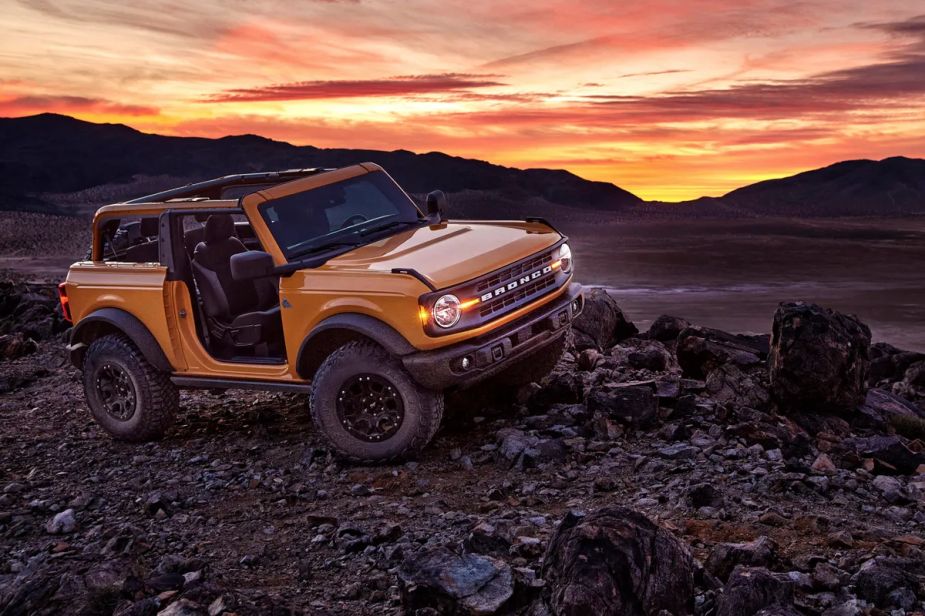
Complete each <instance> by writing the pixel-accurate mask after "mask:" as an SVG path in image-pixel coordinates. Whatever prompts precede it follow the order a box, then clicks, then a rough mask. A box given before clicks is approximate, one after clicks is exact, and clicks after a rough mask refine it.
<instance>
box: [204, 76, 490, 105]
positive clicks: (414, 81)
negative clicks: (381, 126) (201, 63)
mask: <svg viewBox="0 0 925 616" xmlns="http://www.w3.org/2000/svg"><path fill="white" fill-rule="evenodd" d="M497 77H498V76H497V75H468V74H461V73H444V74H441V75H405V76H399V77H390V78H388V79H358V80H336V81H300V82H295V83H284V84H277V85H271V86H259V87H255V88H238V89H234V90H226V91H224V92H220V93H219V94H216V95H215V96H212V97H209V98H207V99H206V100H207V101H208V102H240V101H286V100H310V99H325V98H354V97H368V96H407V95H413V94H432V93H436V92H465V91H466V90H469V89H473V88H488V87H493V86H503V85H505V84H503V83H501V82H498V81H495V79H496V78H497Z"/></svg>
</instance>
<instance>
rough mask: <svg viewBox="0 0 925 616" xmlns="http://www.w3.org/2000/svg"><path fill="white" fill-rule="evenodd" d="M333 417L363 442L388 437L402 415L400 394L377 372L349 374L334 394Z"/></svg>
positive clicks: (392, 434) (402, 403) (403, 414)
mask: <svg viewBox="0 0 925 616" xmlns="http://www.w3.org/2000/svg"><path fill="white" fill-rule="evenodd" d="M336 407H337V418H338V419H339V420H340V423H341V425H342V426H343V427H344V429H345V430H346V431H347V432H349V433H350V434H351V435H353V436H354V437H356V438H358V439H360V440H362V441H365V442H367V443H377V442H380V441H384V440H386V439H388V438H391V437H392V436H394V435H395V433H396V432H398V430H399V429H400V428H401V425H402V422H403V421H404V419H405V405H404V402H403V401H402V398H401V394H399V392H398V390H397V389H396V388H395V387H394V386H393V385H392V383H390V382H389V381H388V380H387V379H385V378H383V377H382V376H379V375H377V374H368V373H367V374H358V375H356V376H353V377H350V378H349V379H347V381H345V382H344V384H343V385H342V386H341V388H340V391H339V392H338V394H337V403H336Z"/></svg>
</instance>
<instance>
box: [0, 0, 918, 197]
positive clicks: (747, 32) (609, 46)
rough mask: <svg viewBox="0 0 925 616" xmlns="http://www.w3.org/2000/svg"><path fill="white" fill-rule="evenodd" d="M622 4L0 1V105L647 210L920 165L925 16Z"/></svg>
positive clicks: (708, 1) (883, 10)
mask: <svg viewBox="0 0 925 616" xmlns="http://www.w3.org/2000/svg"><path fill="white" fill-rule="evenodd" d="M620 4H622V5H624V6H615V3H612V2H604V1H600V2H578V3H576V2H565V1H563V0H538V1H537V2H533V3H530V4H529V5H524V4H523V3H515V2H483V1H475V2H472V1H469V2H460V1H458V0H445V1H443V2H439V3H438V2H434V1H432V0H408V1H406V2H403V3H401V4H395V3H389V2H385V1H383V0H344V1H338V0H314V1H310V2H302V3H287V2H283V1H281V0H268V1H264V2H260V3H259V4H256V3H250V2H244V1H243V0H202V1H200V2H197V3H189V4H186V3H177V2H175V1H173V0H154V1H151V2H146V3H144V4H143V5H141V4H139V5H136V6H131V5H129V4H127V3H115V2H108V1H101V0H7V2H5V5H4V10H3V13H2V15H0V24H2V25H3V29H4V32H5V35H4V37H2V38H0V116H25V115H32V114H35V113H41V112H45V111H51V112H57V113H64V114H68V115H72V116H74V117H77V118H80V119H84V120H89V121H93V122H121V123H125V124H128V125H129V126H132V127H134V128H137V129H139V130H143V131H146V132H155V133H159V134H165V135H180V136H203V137H221V136H225V135H231V134H242V133H255V134H259V135H262V136H265V137H270V138H272V139H277V140H281V141H288V142H290V143H294V144H298V145H313V146H316V147H322V148H325V147H331V148H333V147H337V148H369V149H381V150H395V149H407V150H412V151H416V152H428V151H441V152H445V153H447V154H451V155H455V156H463V157H467V158H477V159H483V160H488V161H490V162H493V163H498V164H503V165H509V166H515V167H522V168H528V167H548V168H564V169H567V170H569V171H571V172H573V173H576V174H577V175H580V176H582V177H585V178H588V179H593V180H601V181H607V182H612V183H614V184H616V185H618V186H620V187H622V188H625V189H626V190H629V191H630V192H633V193H635V194H637V195H639V196H640V197H642V198H644V199H649V200H663V201H678V200H685V199H692V198H696V197H700V196H719V195H722V194H724V193H726V192H728V191H730V190H733V189H735V188H738V187H740V186H742V185H745V184H749V183H752V182H756V181H760V180H764V179H769V178H773V177H782V176H786V175H791V174H793V173H797V172H800V171H804V170H807V169H811V168H815V167H820V166H824V165H827V164H831V163H833V162H837V161H839V160H845V159H853V158H873V159H880V158H885V157H889V156H899V155H903V156H918V157H921V156H925V113H923V109H925V105H923V103H925V6H922V5H920V6H919V7H918V10H916V7H915V6H914V4H915V3H909V2H899V1H894V0H888V1H884V2H878V3H869V2H860V1H859V0H846V1H838V2H837V1H835V0H809V1H807V2H791V1H789V0H743V1H742V2H737V3H730V2H722V1H719V0H692V1H689V2H683V3H678V2H675V1H673V0H652V1H650V2H646V3H633V4H631V5H628V4H627V3H620ZM229 171H234V170H229Z"/></svg>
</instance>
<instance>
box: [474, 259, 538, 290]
mask: <svg viewBox="0 0 925 616" xmlns="http://www.w3.org/2000/svg"><path fill="white" fill-rule="evenodd" d="M550 261H552V251H549V252H547V253H546V254H544V255H540V256H538V257H534V258H532V259H529V260H528V261H526V262H522V263H518V264H517V265H513V266H511V267H507V268H505V269H503V270H499V271H497V272H494V273H493V274H490V278H488V279H486V280H483V281H481V282H480V283H479V284H478V286H477V287H476V288H475V290H476V293H482V292H484V291H485V290H487V289H492V288H494V287H497V286H498V285H500V284H501V283H502V282H508V281H510V280H512V279H514V278H516V277H518V276H520V275H521V274H523V273H525V272H532V271H534V270H537V269H539V268H541V267H542V266H544V265H546V264H548V263H549V262H550Z"/></svg>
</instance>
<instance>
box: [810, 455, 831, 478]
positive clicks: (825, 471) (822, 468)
mask: <svg viewBox="0 0 925 616" xmlns="http://www.w3.org/2000/svg"><path fill="white" fill-rule="evenodd" d="M810 469H811V470H812V471H813V472H814V473H819V474H820V475H831V474H832V473H834V472H835V471H837V470H838V467H837V466H835V463H834V462H832V458H830V457H829V456H828V455H826V454H824V453H820V454H819V455H818V456H816V460H815V461H814V462H813V465H812V466H810Z"/></svg>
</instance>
